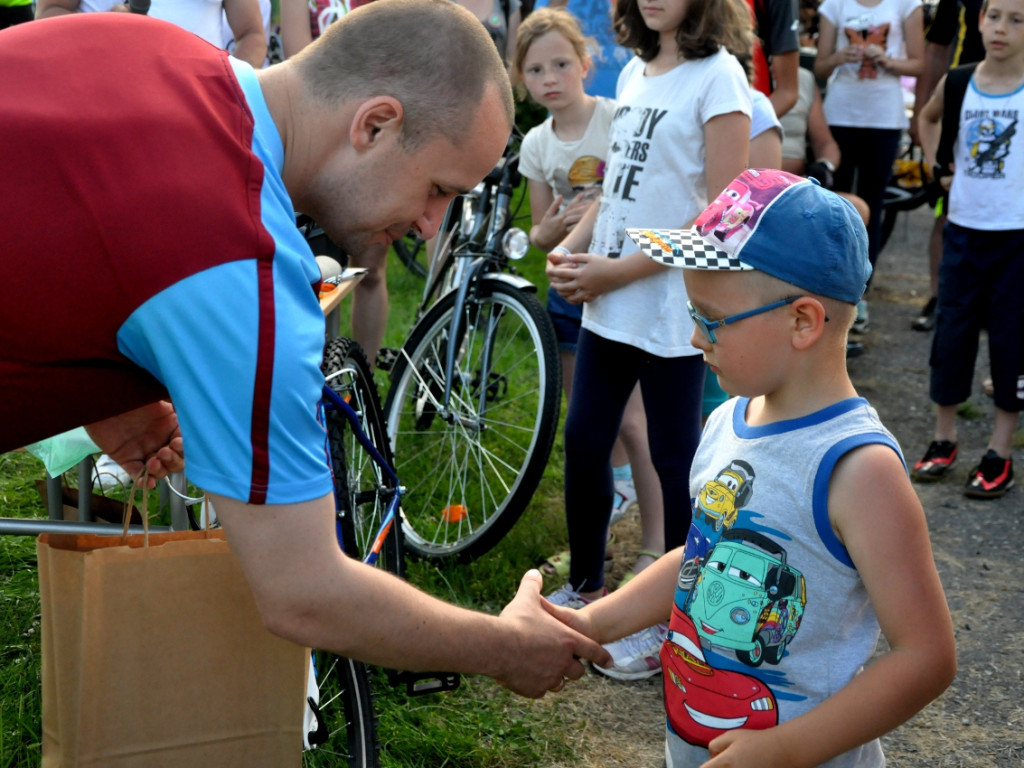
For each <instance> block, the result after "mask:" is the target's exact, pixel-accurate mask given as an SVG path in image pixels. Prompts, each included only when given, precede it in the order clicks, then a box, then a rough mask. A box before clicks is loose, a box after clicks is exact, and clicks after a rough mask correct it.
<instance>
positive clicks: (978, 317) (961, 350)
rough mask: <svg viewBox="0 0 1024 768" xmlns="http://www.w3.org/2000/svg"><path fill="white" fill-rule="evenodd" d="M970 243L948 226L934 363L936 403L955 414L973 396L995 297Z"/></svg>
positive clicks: (932, 390) (980, 256) (931, 361)
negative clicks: (988, 308)
mask: <svg viewBox="0 0 1024 768" xmlns="http://www.w3.org/2000/svg"><path fill="white" fill-rule="evenodd" d="M967 238H968V230H966V229H964V228H963V227H958V226H957V225H956V224H952V223H947V224H946V228H945V232H944V236H943V249H942V262H941V264H940V266H939V302H938V307H937V309H936V312H935V336H934V337H933V338H932V350H931V357H930V359H929V364H930V365H931V382H930V395H931V398H932V401H933V402H935V403H936V404H937V405H940V406H952V407H953V408H954V409H955V408H956V406H958V405H959V404H960V403H962V402H964V401H966V400H967V399H968V398H969V397H970V396H971V386H972V384H973V382H974V364H975V360H976V358H977V354H978V334H979V333H980V332H981V328H982V324H983V322H984V318H985V316H986V309H985V307H986V305H987V304H989V303H990V302H991V298H992V297H991V295H990V292H989V285H988V283H987V281H986V280H985V277H984V270H983V269H982V268H981V267H982V260H983V258H984V254H979V253H975V252H972V250H971V249H970V246H969V244H968V239H967ZM1019 301H1020V300H1019V298H1018V299H1017V300H1016V302H1017V303H1019ZM954 434H955V433H954Z"/></svg>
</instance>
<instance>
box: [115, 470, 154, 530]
mask: <svg viewBox="0 0 1024 768" xmlns="http://www.w3.org/2000/svg"><path fill="white" fill-rule="evenodd" d="M148 485H149V470H148V469H143V470H142V474H140V475H139V476H138V477H136V478H135V479H134V480H132V487H131V489H130V490H129V491H128V501H127V502H125V505H124V528H123V529H121V541H122V543H127V542H128V525H129V523H131V521H132V510H134V509H135V491H136V490H139V491H141V492H142V509H140V510H139V514H140V516H141V517H142V541H143V546H144V547H145V548H146V549H149V494H148V493H147V492H146V486H148Z"/></svg>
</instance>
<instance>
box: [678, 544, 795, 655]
mask: <svg viewBox="0 0 1024 768" xmlns="http://www.w3.org/2000/svg"><path fill="white" fill-rule="evenodd" d="M806 605H807V583H806V581H805V580H804V577H803V574H801V573H800V572H799V571H797V570H796V569H794V568H792V567H790V566H789V565H788V564H787V562H786V551H785V550H784V549H783V548H782V547H780V546H779V545H778V544H776V543H775V542H774V541H772V540H771V539H769V538H768V537H767V536H764V535H763V534H761V533H758V532H757V531H750V530H746V529H743V528H734V529H732V530H729V531H726V532H725V533H723V534H722V538H721V539H720V540H719V542H718V543H717V544H716V545H715V547H714V549H712V550H711V552H709V553H708V555H707V558H706V559H705V562H704V564H703V566H702V567H701V569H700V574H699V575H698V577H697V583H696V584H695V585H694V587H693V590H692V591H691V592H690V596H689V598H688V600H687V602H686V610H687V612H688V613H689V615H690V616H691V617H692V618H693V623H694V626H695V627H696V629H697V634H698V635H699V636H700V638H701V642H703V643H705V644H706V645H708V646H717V647H720V648H728V649H731V650H733V651H735V653H736V658H737V659H739V660H740V661H741V662H743V663H744V664H747V665H749V666H751V667H758V666H760V665H761V663H762V662H764V661H765V660H767V661H768V663H769V664H778V663H779V662H780V661H782V657H783V655H784V654H785V652H786V647H787V646H788V645H789V644H790V643H791V642H793V638H794V637H795V636H796V633H797V630H799V629H800V621H801V619H802V618H803V615H804V608H805V606H806Z"/></svg>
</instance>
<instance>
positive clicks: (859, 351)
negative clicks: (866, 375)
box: [846, 339, 864, 359]
mask: <svg viewBox="0 0 1024 768" xmlns="http://www.w3.org/2000/svg"><path fill="white" fill-rule="evenodd" d="M863 354H864V345H863V344H861V343H860V342H859V341H851V340H849V339H847V341H846V357H847V359H849V358H851V357H860V356H861V355H863Z"/></svg>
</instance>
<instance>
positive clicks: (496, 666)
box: [213, 495, 610, 698]
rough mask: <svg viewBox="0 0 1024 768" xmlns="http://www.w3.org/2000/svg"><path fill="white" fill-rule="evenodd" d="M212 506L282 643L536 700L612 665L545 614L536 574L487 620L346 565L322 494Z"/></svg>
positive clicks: (222, 501) (216, 499)
mask: <svg viewBox="0 0 1024 768" xmlns="http://www.w3.org/2000/svg"><path fill="white" fill-rule="evenodd" d="M213 503H214V506H215V507H216V509H217V515H218V518H219V519H220V520H221V522H222V524H223V526H224V529H225V531H226V532H227V536H228V540H229V541H230V542H231V547H232V549H233V550H234V551H235V553H236V554H237V555H238V558H239V560H240V561H241V564H242V568H243V569H244V570H245V573H246V576H247V577H248V580H249V585H250V586H251V588H252V590H253V594H254V596H255V598H256V603H257V605H258V606H259V609H260V613H261V615H262V616H263V620H264V622H265V623H266V625H267V627H268V628H269V629H270V630H271V631H272V632H274V633H275V634H278V635H281V636H282V637H286V638H288V639H290V640H293V641H295V642H297V643H301V644H303V645H309V646H312V647H315V648H322V649H325V650H330V651H333V652H335V653H338V654H341V655H344V656H349V657H352V658H355V659H359V660H361V661H365V662H368V663H370V664H380V665H383V666H388V667H395V668H398V669H408V670H414V671H448V672H460V673H465V674H482V675H487V676H488V677H493V678H494V679H496V680H497V681H498V682H499V683H500V684H502V685H503V686H505V687H507V688H509V689H510V690H513V691H515V692H516V693H519V694H522V695H523V696H530V697H535V698H536V697H540V696H543V695H544V693H545V692H547V691H549V690H560V689H561V687H562V686H563V685H564V680H565V678H569V679H572V680H575V679H578V678H580V677H581V676H582V675H583V673H584V667H583V664H582V661H581V660H582V659H591V660H593V661H595V662H597V663H599V664H607V663H609V662H610V657H609V655H608V653H607V651H605V650H604V649H603V648H602V647H601V646H600V645H598V644H597V643H595V642H594V641H592V640H590V639H588V638H586V637H584V636H583V635H580V634H578V633H577V632H575V631H574V630H572V629H570V628H569V627H567V626H565V625H564V624H562V623H561V622H559V621H558V620H557V619H555V618H554V617H553V616H550V615H549V614H548V613H547V612H546V611H545V610H544V609H543V607H542V606H541V600H542V599H543V598H542V597H541V596H540V588H541V577H540V574H539V573H536V572H531V573H529V574H527V575H526V576H525V577H524V579H523V581H522V584H521V585H520V588H519V592H518V593H517V594H516V596H515V598H514V599H513V600H512V602H511V603H509V604H508V606H506V608H505V610H504V611H502V613H501V615H500V616H490V615H487V614H483V613H478V612H475V611H471V610H467V609H464V608H458V607H455V606H453V605H450V604H448V603H445V602H443V601H441V600H438V599H436V598H434V597H431V596H429V595H427V594H425V593H423V592H421V591H419V590H417V589H416V588H415V587H412V586H411V585H409V584H408V583H406V582H404V581H402V580H401V579H398V578H396V577H395V576H392V575H391V574H389V573H386V572H384V571H382V570H380V569H377V568H372V567H370V566H367V565H363V564H362V563H360V562H358V561H356V560H353V559H351V558H349V557H347V556H346V555H345V554H344V553H343V552H342V551H341V549H340V548H339V547H338V543H337V539H336V535H335V527H334V510H333V506H334V505H333V500H332V497H331V496H329V495H328V496H324V497H321V498H319V499H315V500H313V501H309V502H304V503H301V504H288V505H270V506H256V505H250V504H245V503H243V502H240V501H237V500H234V499H228V498H225V497H222V496H213ZM314 585H315V588H313V587H314Z"/></svg>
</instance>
